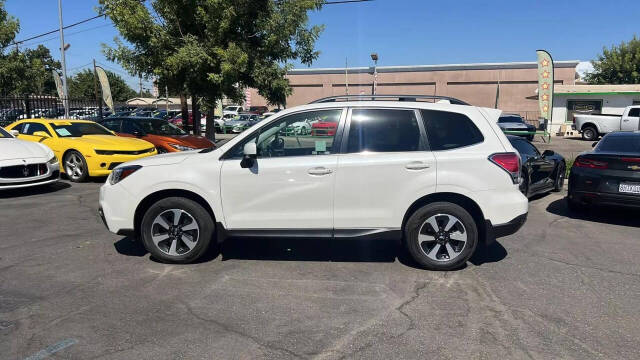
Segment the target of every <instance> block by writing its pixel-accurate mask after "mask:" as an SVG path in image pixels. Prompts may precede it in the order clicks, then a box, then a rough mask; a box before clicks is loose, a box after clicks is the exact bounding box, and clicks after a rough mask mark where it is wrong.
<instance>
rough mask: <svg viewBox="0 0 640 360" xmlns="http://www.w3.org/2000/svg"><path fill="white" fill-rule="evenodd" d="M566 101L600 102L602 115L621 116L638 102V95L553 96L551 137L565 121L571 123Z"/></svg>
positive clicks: (639, 98) (639, 97)
mask: <svg viewBox="0 0 640 360" xmlns="http://www.w3.org/2000/svg"><path fill="white" fill-rule="evenodd" d="M567 100H602V113H603V114H616V115H622V113H623V111H624V108H625V107H627V106H629V105H631V104H632V103H633V101H634V100H635V101H640V95H627V94H620V95H614V94H609V95H572V94H560V95H558V94H556V95H554V96H553V114H552V115H551V116H552V118H553V120H552V123H551V128H550V129H549V130H550V131H551V135H555V134H556V133H557V132H558V130H560V126H561V125H563V124H564V123H565V122H566V121H568V122H571V120H572V119H567Z"/></svg>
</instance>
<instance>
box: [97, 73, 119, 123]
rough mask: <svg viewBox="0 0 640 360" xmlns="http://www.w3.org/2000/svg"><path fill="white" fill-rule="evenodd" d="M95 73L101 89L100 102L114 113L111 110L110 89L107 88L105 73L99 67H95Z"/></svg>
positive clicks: (107, 79)
mask: <svg viewBox="0 0 640 360" xmlns="http://www.w3.org/2000/svg"><path fill="white" fill-rule="evenodd" d="M96 73H97V74H98V80H100V86H101V87H102V100H104V103H105V104H107V106H108V107H109V110H111V111H112V112H115V111H114V109H113V98H112V97H111V87H110V86H109V78H107V73H106V72H105V71H104V69H103V68H101V67H100V66H96Z"/></svg>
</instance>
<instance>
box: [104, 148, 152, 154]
mask: <svg viewBox="0 0 640 360" xmlns="http://www.w3.org/2000/svg"><path fill="white" fill-rule="evenodd" d="M153 150H155V148H149V149H144V150H135V151H122V150H96V154H98V155H140V154H146V153H150V152H153Z"/></svg>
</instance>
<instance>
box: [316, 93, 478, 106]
mask: <svg viewBox="0 0 640 360" xmlns="http://www.w3.org/2000/svg"><path fill="white" fill-rule="evenodd" d="M384 99H397V100H398V101H418V99H421V100H448V101H449V102H450V103H451V104H455V105H470V104H469V103H466V102H464V101H462V100H460V99H456V98H452V97H449V96H440V95H364V94H358V95H336V96H329V97H325V98H321V99H318V100H315V101H312V102H311V103H310V104H320V103H329V102H339V101H368V100H384Z"/></svg>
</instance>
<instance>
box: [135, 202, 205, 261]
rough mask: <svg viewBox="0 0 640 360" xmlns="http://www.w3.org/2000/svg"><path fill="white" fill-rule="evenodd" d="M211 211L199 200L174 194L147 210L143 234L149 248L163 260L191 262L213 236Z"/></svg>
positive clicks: (155, 255)
mask: <svg viewBox="0 0 640 360" xmlns="http://www.w3.org/2000/svg"><path fill="white" fill-rule="evenodd" d="M213 232H214V224H213V219H212V217H211V215H210V214H209V212H207V210H205V209H204V208H203V207H202V205H200V204H198V203H197V202H195V201H193V200H190V199H186V198H182V197H170V198H165V199H162V200H159V201H158V202H156V203H155V204H153V205H151V207H150V208H149V209H148V210H147V212H146V213H145V214H144V217H143V218H142V223H141V225H140V233H141V234H140V235H141V237H142V242H143V243H144V246H145V248H146V249H147V251H149V252H150V253H151V255H152V256H153V257H154V258H156V259H158V260H161V261H163V262H169V263H183V264H184V263H189V262H192V261H195V260H196V259H198V258H199V257H200V256H202V255H203V254H204V253H205V251H207V248H208V247H209V244H210V243H211V240H212V238H213V235H214V234H213Z"/></svg>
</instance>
